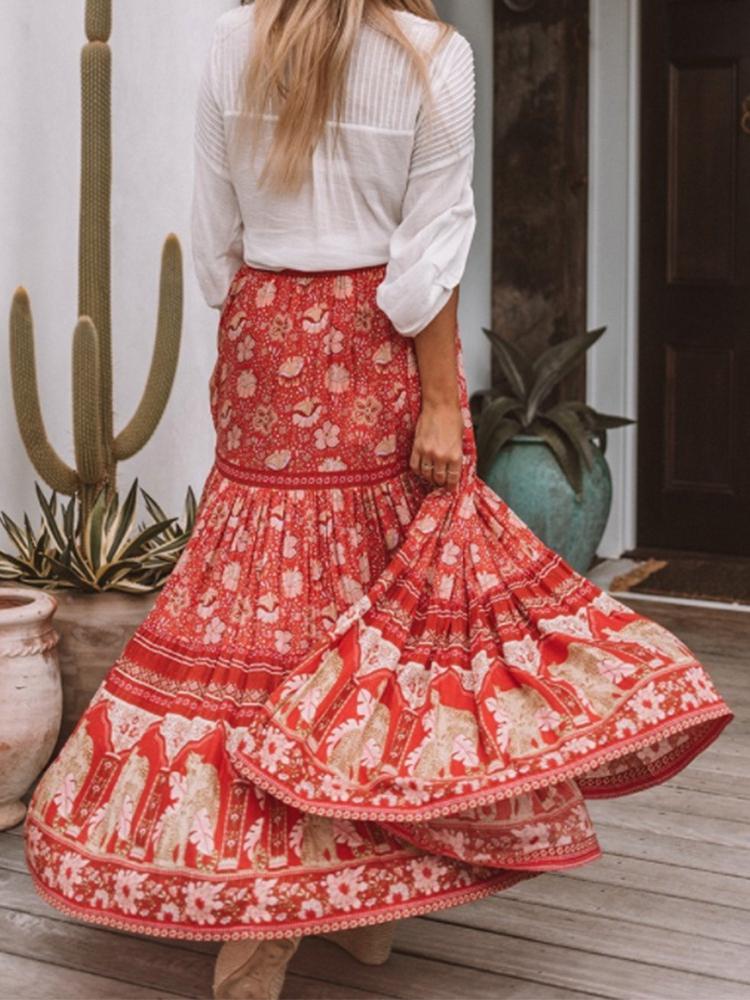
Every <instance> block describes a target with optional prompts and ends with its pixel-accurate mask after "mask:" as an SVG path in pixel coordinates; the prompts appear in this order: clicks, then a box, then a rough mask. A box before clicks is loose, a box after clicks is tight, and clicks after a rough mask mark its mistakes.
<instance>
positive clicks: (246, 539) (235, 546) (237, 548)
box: [231, 528, 250, 552]
mask: <svg viewBox="0 0 750 1000" xmlns="http://www.w3.org/2000/svg"><path fill="white" fill-rule="evenodd" d="M249 543H250V532H249V531H248V529H247V528H239V529H238V531H237V533H236V534H235V536H234V539H233V540H232V546H231V547H232V551H233V552H245V551H246V550H247V547H248V545H249Z"/></svg>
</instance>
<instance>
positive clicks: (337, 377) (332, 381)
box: [326, 364, 349, 393]
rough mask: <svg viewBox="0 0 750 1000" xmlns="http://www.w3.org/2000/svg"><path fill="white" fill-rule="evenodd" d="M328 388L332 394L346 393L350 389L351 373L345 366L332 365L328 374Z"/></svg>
mask: <svg viewBox="0 0 750 1000" xmlns="http://www.w3.org/2000/svg"><path fill="white" fill-rule="evenodd" d="M326 386H327V387H328V388H329V389H330V390H331V392H336V393H339V392H346V390H347V389H348V388H349V371H348V369H347V368H345V367H344V365H338V364H336V365H331V366H330V367H329V369H328V371H327V372H326Z"/></svg>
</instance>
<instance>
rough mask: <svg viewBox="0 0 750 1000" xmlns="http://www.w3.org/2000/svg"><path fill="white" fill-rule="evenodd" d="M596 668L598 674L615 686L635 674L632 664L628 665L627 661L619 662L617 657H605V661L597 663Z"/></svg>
mask: <svg viewBox="0 0 750 1000" xmlns="http://www.w3.org/2000/svg"><path fill="white" fill-rule="evenodd" d="M597 667H598V668H599V673H600V674H602V675H603V676H604V677H608V678H609V679H610V680H611V681H612V682H613V683H615V684H617V683H618V682H619V681H621V680H623V679H624V678H626V677H630V676H631V675H632V674H634V673H635V669H636V668H635V664H634V663H628V661H627V660H621V659H619V658H618V657H617V656H609V657H607V659H605V660H602V661H600V662H599V663H597Z"/></svg>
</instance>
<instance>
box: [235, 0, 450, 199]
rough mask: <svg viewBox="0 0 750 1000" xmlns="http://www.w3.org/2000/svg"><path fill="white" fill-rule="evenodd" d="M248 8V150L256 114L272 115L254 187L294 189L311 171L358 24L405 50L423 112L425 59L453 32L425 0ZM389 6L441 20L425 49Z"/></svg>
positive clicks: (265, 2)
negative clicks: (420, 94)
mask: <svg viewBox="0 0 750 1000" xmlns="http://www.w3.org/2000/svg"><path fill="white" fill-rule="evenodd" d="M254 8H255V10H254V22H255V23H254V29H253V47H252V52H251V54H250V58H249V59H248V64H247V70H246V73H245V94H244V97H245V100H244V109H245V110H246V111H248V112H249V113H250V141H251V144H252V147H253V149H256V148H257V146H258V139H259V137H260V134H261V130H262V127H263V115H264V114H267V113H269V112H272V113H274V114H275V115H277V116H278V117H277V121H276V123H275V128H274V133H273V139H272V142H271V146H270V149H269V151H268V155H267V158H266V161H265V164H264V166H263V169H262V171H261V172H260V176H259V178H258V182H259V184H260V185H264V184H268V186H269V187H270V188H272V189H273V190H276V191H278V192H293V191H297V190H299V188H300V187H301V186H302V185H303V184H304V182H305V180H306V179H307V178H308V177H309V176H310V170H311V166H312V157H313V152H314V149H315V146H316V144H317V142H318V140H319V139H320V138H321V136H322V135H323V132H324V131H325V128H326V123H327V122H328V120H329V118H331V117H333V119H334V121H335V122H336V123H337V125H338V123H339V121H340V118H341V114H342V110H343V107H344V100H345V84H346V78H347V71H348V66H349V61H350V57H351V54H352V50H353V48H354V43H355V40H356V37H357V33H358V31H359V29H360V26H361V24H362V23H363V22H366V23H368V24H371V25H373V26H374V27H375V28H378V29H380V30H381V31H382V32H383V33H384V34H386V35H388V36H389V37H391V38H393V39H394V40H395V41H396V42H397V43H399V44H400V45H402V46H403V48H404V49H406V51H407V52H408V54H409V56H410V57H411V62H412V68H413V71H414V72H415V73H416V75H417V79H418V81H419V82H420V84H421V85H422V88H423V91H424V96H425V106H426V111H427V112H429V110H430V99H431V94H430V86H429V82H430V81H429V58H430V57H431V56H432V55H433V54H434V53H435V52H436V51H437V49H438V48H439V47H440V46H441V45H442V43H443V42H444V41H445V40H446V39H447V37H448V35H449V34H450V32H451V31H452V30H453V29H452V27H451V26H450V25H448V24H446V23H445V22H443V21H441V19H440V18H439V16H438V14H437V11H436V10H435V5H434V4H433V3H432V0H304V2H300V0H255V3H254ZM396 11H408V12H410V13H412V14H416V15H418V16H419V17H423V18H426V19H427V20H429V21H434V22H436V23H437V24H439V25H441V28H442V30H441V31H439V32H438V33H437V38H436V41H435V45H434V46H433V47H432V49H431V50H430V52H429V53H427V54H425V53H424V52H423V51H421V50H420V49H418V48H417V46H416V45H414V43H413V42H412V41H411V39H410V38H409V37H408V36H407V35H406V34H405V32H404V31H403V30H402V28H401V25H400V24H399V19H398V18H396V17H395V16H394V14H395V12H396ZM337 135H338V132H337Z"/></svg>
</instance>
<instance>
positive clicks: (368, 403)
mask: <svg viewBox="0 0 750 1000" xmlns="http://www.w3.org/2000/svg"><path fill="white" fill-rule="evenodd" d="M382 409H383V404H382V403H381V402H380V400H378V399H376V398H375V396H357V398H356V399H355V400H354V406H353V408H352V420H353V421H354V423H355V424H360V425H364V426H365V427H374V426H375V424H376V423H377V421H378V417H379V416H380V414H381V412H382Z"/></svg>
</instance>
